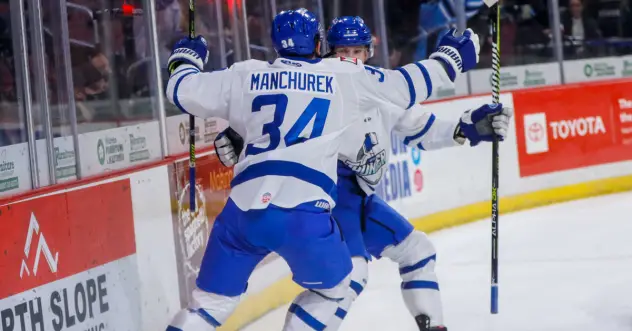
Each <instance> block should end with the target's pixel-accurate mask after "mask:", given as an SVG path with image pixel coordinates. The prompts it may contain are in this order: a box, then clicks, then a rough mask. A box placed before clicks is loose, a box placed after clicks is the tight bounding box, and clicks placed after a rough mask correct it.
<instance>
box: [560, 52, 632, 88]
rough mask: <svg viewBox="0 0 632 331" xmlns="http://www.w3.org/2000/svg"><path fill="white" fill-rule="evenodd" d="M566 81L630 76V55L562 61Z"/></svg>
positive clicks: (573, 81) (631, 65)
mask: <svg viewBox="0 0 632 331" xmlns="http://www.w3.org/2000/svg"><path fill="white" fill-rule="evenodd" d="M564 77H565V78H566V82H567V83H576V82H588V81H595V80H607V79H614V78H626V77H632V56H620V57H601V58H594V59H585V60H570V61H564Z"/></svg>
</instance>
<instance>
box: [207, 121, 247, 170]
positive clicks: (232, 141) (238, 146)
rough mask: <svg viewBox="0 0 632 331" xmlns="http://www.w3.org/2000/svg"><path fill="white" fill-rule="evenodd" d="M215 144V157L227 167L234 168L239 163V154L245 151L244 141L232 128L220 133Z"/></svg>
mask: <svg viewBox="0 0 632 331" xmlns="http://www.w3.org/2000/svg"><path fill="white" fill-rule="evenodd" d="M213 144H214V145H215V155H217V158H219V162H221V163H222V164H223V165H224V166H225V167H232V166H234V165H235V164H237V162H239V154H241V151H242V150H243V149H244V139H243V138H242V137H241V136H240V135H239V133H237V132H236V131H235V130H233V129H232V128H231V127H228V128H226V130H224V131H222V132H220V133H219V134H218V135H217V137H215V141H213Z"/></svg>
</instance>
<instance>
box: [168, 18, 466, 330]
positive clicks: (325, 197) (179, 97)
mask: <svg viewBox="0 0 632 331" xmlns="http://www.w3.org/2000/svg"><path fill="white" fill-rule="evenodd" d="M271 36H272V39H273V43H274V47H275V49H276V51H277V52H278V53H279V55H280V57H279V58H278V59H277V60H275V61H274V62H273V63H268V62H263V61H257V60H250V61H245V62H240V63H236V64H234V65H233V66H232V67H231V68H229V69H227V70H223V71H216V72H211V73H202V72H201V68H202V67H203V66H204V63H205V62H206V60H207V58H208V51H207V47H206V43H205V41H204V40H203V39H202V38H200V37H198V38H196V39H193V40H189V39H183V40H180V41H179V42H178V43H176V45H175V47H174V50H173V52H172V55H171V57H170V59H169V68H170V71H171V77H170V79H169V82H168V84H167V91H166V93H167V97H168V99H169V100H170V101H171V102H172V103H173V104H175V105H176V106H177V107H178V108H180V109H181V110H182V111H183V112H186V113H189V114H193V115H195V116H198V117H203V118H207V117H221V118H224V119H227V120H228V121H229V124H230V125H231V126H232V128H233V129H235V131H236V132H237V133H239V135H240V136H242V137H243V139H244V145H245V146H244V151H243V152H242V156H241V158H240V161H239V162H238V163H237V165H236V166H235V169H234V173H235V177H234V179H233V180H232V182H231V188H232V189H231V194H230V197H229V200H228V202H227V203H226V206H225V207H224V209H223V211H222V213H221V214H220V215H219V216H218V217H217V219H216V220H215V223H214V225H213V230H212V232H211V236H210V239H209V242H208V245H207V248H206V252H205V255H204V258H203V260H202V265H201V268H200V273H199V275H198V279H197V289H196V290H195V291H194V293H193V300H192V302H191V303H190V306H189V307H188V308H187V309H185V310H182V311H180V312H179V313H178V314H177V315H176V316H175V318H174V319H173V321H172V322H171V324H170V326H169V327H168V330H170V331H177V330H180V331H198V330H209V331H210V330H215V329H216V328H217V327H218V326H220V325H221V324H222V323H224V322H225V321H226V320H227V318H228V317H229V316H230V314H231V313H232V311H233V310H234V309H235V307H236V306H237V304H238V302H239V300H240V297H241V295H242V294H243V293H244V292H245V291H246V288H247V281H248V278H249V276H250V274H251V273H252V271H253V269H254V268H255V266H256V265H257V264H258V263H259V262H260V261H261V260H262V259H263V258H264V257H265V256H267V255H268V254H269V253H270V252H272V251H274V252H276V253H278V254H279V255H280V256H281V257H282V258H283V259H284V260H285V261H286V262H287V263H288V265H289V267H290V269H291V271H292V274H293V280H294V281H295V282H296V283H297V284H299V285H301V286H302V287H304V288H306V289H309V290H307V291H305V292H303V293H301V294H300V295H299V296H298V297H297V298H296V299H295V300H294V301H293V303H292V305H291V308H290V310H289V312H288V316H287V318H286V323H285V326H284V330H322V329H324V325H325V323H327V321H329V320H330V319H332V318H333V317H334V314H335V311H336V310H337V308H338V302H339V301H341V300H342V299H343V298H344V297H345V295H346V292H347V290H348V287H349V274H350V272H351V268H352V264H351V258H350V255H349V250H348V248H347V246H346V244H345V243H344V241H343V240H342V237H341V234H340V230H339V228H338V226H337V225H336V223H335V221H334V220H333V219H332V218H331V214H330V207H333V206H334V204H335V200H336V194H337V189H336V180H337V161H336V159H337V157H338V152H339V149H340V145H341V143H342V140H341V139H340V137H341V136H342V134H343V133H344V132H345V130H346V129H347V128H349V127H350V125H351V124H353V123H355V122H357V121H361V120H362V115H363V113H364V112H366V110H368V109H371V108H372V107H375V106H380V105H383V106H384V107H390V109H398V111H399V110H401V109H402V108H407V107H409V106H410V105H413V104H415V103H418V102H420V101H422V100H424V99H426V98H427V96H428V92H429V90H428V85H427V84H428V83H427V81H430V80H432V81H438V82H439V81H444V82H449V81H450V79H449V77H448V75H447V74H446V70H445V69H444V64H443V63H442V62H439V61H436V60H426V61H422V62H421V63H413V64H410V65H408V66H405V67H404V68H403V69H402V70H403V71H402V72H396V73H395V74H384V75H376V74H375V73H373V72H369V71H367V70H365V68H364V66H363V65H362V64H361V62H360V63H359V62H358V61H355V60H351V59H325V60H322V59H320V58H318V55H319V52H318V49H319V46H320V41H321V36H322V32H321V29H320V23H319V22H318V20H317V19H316V16H315V15H314V14H313V13H310V12H309V11H307V10H304V9H300V10H296V11H286V12H282V13H280V14H279V15H277V16H276V17H275V19H274V20H273V22H272V29H271ZM465 39H467V40H463V42H461V43H460V44H458V45H455V47H453V48H452V49H451V52H453V53H454V54H453V55H454V56H455V57H456V56H460V55H459V54H460V53H463V54H466V53H467V60H466V58H465V57H462V59H463V61H462V63H459V66H458V67H457V68H459V69H463V70H464V69H465V66H466V64H465V63H467V64H468V65H470V67H473V66H474V65H475V64H476V61H477V58H478V54H477V48H476V47H474V45H473V43H472V41H471V40H470V39H469V38H465ZM453 61H456V60H453ZM424 68H425V69H426V70H424ZM343 107H344V109H343Z"/></svg>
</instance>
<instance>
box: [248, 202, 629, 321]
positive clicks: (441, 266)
mask: <svg viewBox="0 0 632 331" xmlns="http://www.w3.org/2000/svg"><path fill="white" fill-rule="evenodd" d="M501 208H502V205H501ZM499 230H500V239H499V242H500V262H499V263H500V267H499V268H500V269H499V292H500V297H499V313H498V314H497V315H491V314H490V313H489V301H490V299H489V296H490V289H489V288H490V286H489V283H490V266H491V263H490V250H491V248H490V247H491V244H490V222H489V220H483V221H479V222H476V223H471V224H467V225H464V226H461V227H457V228H452V229H447V230H443V231H439V232H436V233H433V234H432V235H431V236H430V237H431V239H432V240H433V242H434V243H435V245H436V248H437V252H438V255H437V258H438V262H437V273H438V275H439V277H440V286H441V293H442V297H443V306H444V314H445V322H446V325H447V326H448V329H449V331H478V330H481V331H482V330H485V331H490V330H497V331H595V330H599V331H630V330H632V192H628V193H622V194H615V195H609V196H602V197H596V198H590V199H585V200H577V201H573V202H568V203H563V204H557V205H551V206H547V207H542V208H537V209H532V210H528V211H523V212H518V213H513V214H506V215H501V217H500V228H499ZM369 272H370V274H369V285H368V286H367V288H366V289H365V291H364V292H363V293H362V295H361V296H360V298H358V300H357V301H356V302H355V304H354V306H352V308H351V311H350V312H349V314H348V315H347V318H346V320H345V322H344V323H343V325H342V327H341V330H342V331H373V330H375V331H391V330H392V331H416V330H417V329H416V327H415V325H414V322H413V320H412V318H411V316H410V315H409V313H408V311H407V310H406V307H405V306H404V303H403V301H402V299H401V296H400V290H399V283H400V279H399V274H398V271H397V266H396V265H395V264H394V263H392V262H390V261H387V260H380V261H374V262H372V263H371V264H370V269H369ZM286 310H287V306H284V307H281V308H279V309H277V310H275V311H273V312H271V313H269V314H268V315H266V316H264V317H263V318H261V319H259V320H258V321H256V322H255V323H253V324H251V325H250V326H248V327H246V328H245V329H243V330H244V331H274V330H281V328H282V323H283V320H284V316H285V312H286Z"/></svg>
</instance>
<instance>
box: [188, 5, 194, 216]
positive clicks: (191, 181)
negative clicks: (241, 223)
mask: <svg viewBox="0 0 632 331" xmlns="http://www.w3.org/2000/svg"><path fill="white" fill-rule="evenodd" d="M194 38H195V0H189V39H194ZM189 208H190V209H189V210H190V211H191V213H194V212H195V116H193V115H189Z"/></svg>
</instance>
